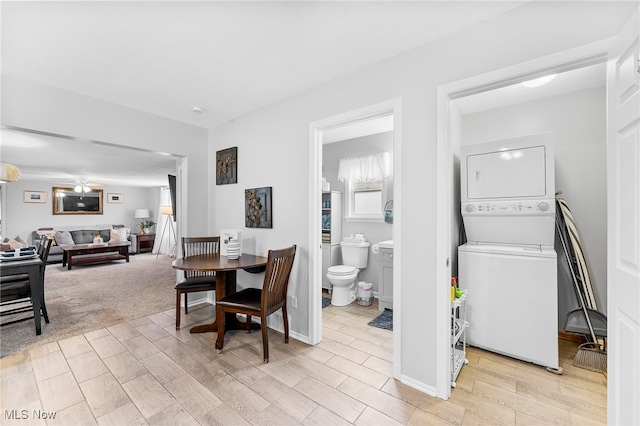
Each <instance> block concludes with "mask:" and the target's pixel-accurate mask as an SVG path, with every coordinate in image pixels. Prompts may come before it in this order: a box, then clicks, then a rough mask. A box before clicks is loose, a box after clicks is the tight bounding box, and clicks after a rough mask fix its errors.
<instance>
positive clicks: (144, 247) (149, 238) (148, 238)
mask: <svg viewBox="0 0 640 426" xmlns="http://www.w3.org/2000/svg"><path fill="white" fill-rule="evenodd" d="M136 238H137V240H138V243H137V247H136V253H149V252H151V251H153V243H154V242H155V241H156V234H136Z"/></svg>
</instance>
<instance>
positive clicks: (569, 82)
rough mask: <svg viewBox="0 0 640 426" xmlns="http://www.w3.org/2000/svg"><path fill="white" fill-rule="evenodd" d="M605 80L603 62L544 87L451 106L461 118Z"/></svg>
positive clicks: (513, 89) (514, 88) (508, 90)
mask: <svg viewBox="0 0 640 426" xmlns="http://www.w3.org/2000/svg"><path fill="white" fill-rule="evenodd" d="M605 80H606V64H605V63H604V62H602V63H600V64H596V65H590V66H588V67H584V68H578V69H575V70H572V71H567V72H563V73H560V74H557V75H556V76H555V78H554V79H553V80H551V81H550V82H549V83H547V84H545V85H544V86H539V87H525V86H523V85H522V84H513V85H510V86H506V87H501V88H499V89H495V90H491V91H488V92H483V93H478V94H476V95H472V96H467V97H464V98H460V99H456V100H455V101H454V104H455V105H456V106H457V107H458V109H459V111H460V113H461V114H462V115H468V114H475V113H477V112H481V111H487V110H492V109H496V108H503V107H506V106H509V105H515V104H520V103H525V102H531V101H534V100H536V99H542V98H547V97H551V96H558V95H562V94H565V93H570V92H577V91H580V90H587V89H591V88H594V87H599V86H603V85H604V84H605V83H606V81H605Z"/></svg>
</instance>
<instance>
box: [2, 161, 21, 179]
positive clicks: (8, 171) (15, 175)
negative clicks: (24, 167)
mask: <svg viewBox="0 0 640 426" xmlns="http://www.w3.org/2000/svg"><path fill="white" fill-rule="evenodd" d="M21 176H22V172H20V169H19V168H17V167H16V166H14V165H13V164H9V163H0V182H2V183H4V182H15V181H17V180H18V179H20V177H21Z"/></svg>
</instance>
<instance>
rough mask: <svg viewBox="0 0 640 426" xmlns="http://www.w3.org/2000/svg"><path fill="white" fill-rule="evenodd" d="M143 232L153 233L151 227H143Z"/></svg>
mask: <svg viewBox="0 0 640 426" xmlns="http://www.w3.org/2000/svg"><path fill="white" fill-rule="evenodd" d="M142 233H143V234H150V233H151V228H143V229H142Z"/></svg>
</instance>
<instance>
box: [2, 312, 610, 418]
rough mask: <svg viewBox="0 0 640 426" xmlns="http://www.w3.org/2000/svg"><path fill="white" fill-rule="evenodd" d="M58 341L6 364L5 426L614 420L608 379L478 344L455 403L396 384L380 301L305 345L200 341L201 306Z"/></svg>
mask: <svg viewBox="0 0 640 426" xmlns="http://www.w3.org/2000/svg"><path fill="white" fill-rule="evenodd" d="M172 315H174V313H173V311H167V312H162V313H158V314H155V315H151V316H149V317H146V318H141V319H137V320H135V321H130V322H127V323H122V324H119V325H116V326H113V327H108V328H105V329H101V330H96V331H93V332H90V333H86V334H84V335H79V336H75V337H71V338H68V339H64V340H60V341H58V342H53V343H48V344H44V345H41V346H39V347H36V348H34V349H31V350H30V351H28V352H26V353H19V354H15V355H12V356H8V357H5V358H2V359H1V360H0V362H1V369H0V371H1V379H2V399H1V401H2V407H1V409H2V411H1V412H2V419H1V420H0V424H2V425H13V424H17V425H32V424H36V425H38V424H42V425H65V426H66V425H92V424H98V425H118V426H119V425H136V424H139V425H289V424H291V425H299V424H303V425H346V424H356V425H397V424H406V425H431V424H442V425H497V424H506V425H516V424H517V425H542V424H565V425H590V424H606V379H605V377H604V376H603V375H602V374H598V373H593V372H590V371H587V370H584V369H579V368H576V367H573V366H572V365H571V360H572V359H573V356H574V354H575V353H576V350H577V344H574V343H571V342H566V341H560V358H561V366H562V368H563V369H564V374H563V375H562V376H557V375H554V374H551V373H549V372H547V371H546V370H545V369H543V368H541V367H538V366H534V365H532V364H528V363H524V362H520V361H517V360H513V359H510V358H507V357H503V356H500V355H497V354H494V353H491V352H486V351H482V350H479V349H475V348H469V349H468V359H469V364H468V365H466V366H465V367H463V369H462V371H461V373H460V376H459V377H458V380H457V387H456V388H455V389H454V390H453V392H452V395H451V398H450V399H449V400H447V401H443V400H440V399H437V398H433V397H430V396H428V395H425V394H423V393H421V392H418V391H417V390H415V389H413V388H411V387H409V386H406V385H404V384H402V383H400V382H398V381H396V380H394V379H393V378H392V344H391V339H392V332H391V331H387V330H381V329H378V328H372V327H369V326H368V325H367V323H368V322H369V321H370V320H371V319H373V318H375V317H376V316H377V315H378V311H377V306H376V304H374V305H373V306H370V307H362V306H358V305H356V304H353V305H351V306H348V307H343V308H337V307H334V306H329V307H327V308H325V309H323V332H324V339H323V341H322V342H321V343H320V344H318V345H316V346H308V345H306V344H303V343H301V342H298V341H296V340H293V339H291V340H290V343H289V344H288V345H285V344H284V342H283V341H282V340H283V339H282V337H283V336H282V334H280V333H278V332H275V331H271V330H270V331H269V341H270V362H269V364H263V363H262V344H261V338H260V333H256V332H254V333H251V334H247V333H245V332H239V331H238V332H232V333H229V334H228V336H227V338H226V339H225V349H224V351H223V352H222V353H220V354H218V353H217V352H216V350H215V348H214V340H215V337H216V334H215V333H206V334H190V333H189V328H190V327H191V326H192V325H194V324H201V323H206V322H210V321H211V316H212V315H213V309H212V307H211V306H210V305H201V306H198V307H194V308H192V309H191V310H190V312H189V314H188V315H184V317H183V326H182V329H181V330H180V331H176V330H175V327H174V318H173V316H172Z"/></svg>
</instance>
